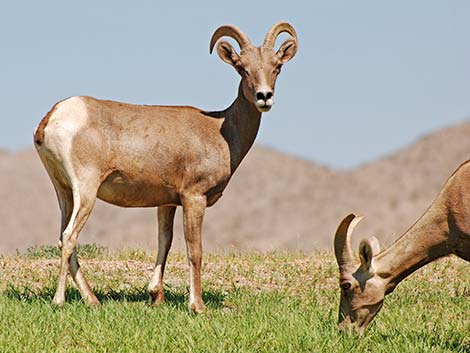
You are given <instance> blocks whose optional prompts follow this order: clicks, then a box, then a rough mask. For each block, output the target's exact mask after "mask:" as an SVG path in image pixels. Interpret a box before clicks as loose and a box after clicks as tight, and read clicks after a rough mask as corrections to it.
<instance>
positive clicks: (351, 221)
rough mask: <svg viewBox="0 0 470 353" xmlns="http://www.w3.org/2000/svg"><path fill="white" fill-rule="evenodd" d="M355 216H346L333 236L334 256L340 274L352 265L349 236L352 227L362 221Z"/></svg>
mask: <svg viewBox="0 0 470 353" xmlns="http://www.w3.org/2000/svg"><path fill="white" fill-rule="evenodd" d="M363 218H364V217H362V216H356V215H355V214H352V213H351V214H349V215H347V216H346V217H345V218H344V219H343V220H342V221H341V223H340V224H339V226H338V229H337V230H336V234H335V256H336V261H337V262H338V266H339V270H340V272H341V271H343V270H347V268H348V267H350V266H352V265H353V263H354V258H353V254H352V251H351V234H352V232H353V230H354V227H356V226H357V224H358V223H359V222H360V221H361V220H362V219H363Z"/></svg>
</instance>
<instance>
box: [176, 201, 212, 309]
mask: <svg viewBox="0 0 470 353" xmlns="http://www.w3.org/2000/svg"><path fill="white" fill-rule="evenodd" d="M182 204H183V225H184V237H185V240H186V252H187V255H188V263H189V308H190V309H191V310H193V311H194V312H196V313H202V312H203V311H205V309H206V307H205V305H204V302H203V300H202V287H201V263H202V241H201V228H202V220H203V218H204V212H205V210H206V205H207V201H206V197H205V196H201V195H198V196H194V195H191V196H186V197H184V198H183V199H182Z"/></svg>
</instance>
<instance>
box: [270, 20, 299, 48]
mask: <svg viewBox="0 0 470 353" xmlns="http://www.w3.org/2000/svg"><path fill="white" fill-rule="evenodd" d="M283 32H287V33H289V34H290V35H291V36H292V37H293V38H294V39H295V40H297V33H296V32H295V29H294V27H292V26H291V25H290V24H289V23H287V22H279V23H276V24H275V25H273V26H272V27H271V28H270V29H269V31H268V33H267V34H266V37H265V38H264V42H263V47H265V48H269V49H273V48H274V44H275V43H276V38H277V36H278V35H279V34H281V33H283Z"/></svg>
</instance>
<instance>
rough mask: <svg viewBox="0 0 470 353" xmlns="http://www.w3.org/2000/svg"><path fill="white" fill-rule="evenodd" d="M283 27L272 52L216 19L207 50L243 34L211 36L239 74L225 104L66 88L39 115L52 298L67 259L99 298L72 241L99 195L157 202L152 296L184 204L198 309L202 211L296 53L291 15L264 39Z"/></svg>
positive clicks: (134, 203)
mask: <svg viewBox="0 0 470 353" xmlns="http://www.w3.org/2000/svg"><path fill="white" fill-rule="evenodd" d="M283 31H284V32H288V33H290V34H291V35H292V36H293V38H291V39H288V40H287V41H286V42H285V43H284V44H283V45H281V47H280V48H279V50H278V51H277V52H274V50H273V47H272V46H271V45H270V44H269V45H266V44H264V45H263V46H262V47H261V48H255V47H254V46H252V45H251V43H250V42H249V40H248V38H247V37H246V36H245V35H244V34H242V33H241V31H240V30H239V29H238V28H236V27H233V26H222V27H221V28H219V30H217V31H216V32H215V33H214V35H213V38H212V40H211V50H212V47H213V45H215V44H216V43H217V41H218V39H219V38H221V37H222V36H226V35H228V36H232V37H233V38H235V39H237V40H239V44H241V50H240V53H237V52H236V51H235V50H234V49H233V48H232V46H231V45H230V44H228V43H227V42H224V41H221V42H219V43H218V45H217V52H218V54H219V56H220V57H221V59H222V60H224V61H225V62H227V63H229V64H230V65H232V66H233V67H234V68H235V69H236V70H237V71H238V72H239V73H240V75H241V77H242V78H241V82H240V87H239V91H238V97H237V98H236V100H235V101H234V103H233V104H232V105H231V106H230V107H229V108H227V109H225V110H223V111H220V112H204V111H201V110H199V109H197V108H193V107H187V106H178V107H169V106H145V105H133V104H126V103H120V102H113V101H107V100H98V99H95V98H92V97H72V98H70V99H68V100H65V101H63V102H61V103H60V104H57V105H56V106H55V107H54V108H53V110H52V111H51V112H50V114H48V118H47V119H43V121H42V122H41V123H40V125H39V127H38V130H37V134H38V141H39V142H38V143H36V148H37V150H38V153H39V156H40V158H41V160H42V161H43V163H44V166H45V167H46V170H47V171H48V173H49V176H50V177H51V180H52V183H53V184H54V187H55V189H56V193H57V196H58V200H59V206H60V209H61V212H62V230H61V240H60V245H61V247H62V261H61V269H60V273H59V280H58V285H57V291H56V294H55V296H54V303H57V304H62V303H63V302H64V301H65V283H66V277H67V270H68V269H69V270H70V273H71V275H72V277H73V279H74V280H75V282H76V284H77V286H78V288H79V290H80V292H81V294H82V296H83V298H85V299H86V300H87V301H88V302H90V303H91V304H98V303H99V302H98V299H97V298H96V296H95V295H94V294H93V292H92V291H91V289H90V287H89V285H88V283H87V281H86V280H85V278H84V276H83V274H82V272H81V271H80V268H79V265H78V261H77V255H76V250H75V245H76V240H77V237H78V234H79V232H80V230H81V229H82V227H83V226H84V224H85V223H86V220H87V218H88V216H89V215H90V213H91V211H92V208H93V205H94V203H95V200H96V198H100V199H101V200H104V201H106V202H109V203H111V204H114V205H118V206H122V207H156V206H158V207H159V209H158V222H159V248H158V255H157V261H156V266H155V272H154V275H153V277H152V281H151V283H150V285H149V292H150V294H151V296H152V298H153V301H154V304H160V303H161V302H162V301H163V300H164V292H163V271H164V267H165V262H166V258H167V255H168V251H169V249H170V246H171V242H172V237H173V229H172V225H173V217H174V214H175V212H174V211H175V208H176V206H180V205H181V206H182V207H183V223H184V234H185V240H186V244H187V253H188V261H189V270H190V300H189V302H190V303H189V306H190V308H191V309H192V310H194V311H195V312H201V311H203V310H204V308H205V307H204V303H203V301H202V288H201V274H200V272H201V261H202V260H201V259H202V242H201V228H202V220H203V217H204V212H205V209H206V207H209V206H212V205H213V204H214V203H215V202H216V201H217V200H218V199H219V198H220V197H221V196H222V193H223V191H224V189H225V187H226V186H227V184H228V182H229V180H230V178H231V177H232V175H233V173H234V172H235V170H236V169H237V167H238V166H239V164H240V163H241V161H242V159H243V158H244V156H245V155H246V153H247V152H248V150H249V149H250V147H251V146H252V144H253V142H254V140H255V137H256V134H257V132H258V129H259V125H260V120H261V113H262V112H265V111H268V110H269V109H270V108H271V105H272V102H273V95H274V86H275V81H276V78H277V75H278V74H279V69H280V66H281V65H282V64H284V63H285V62H287V61H288V60H290V59H291V58H292V57H293V56H294V55H295V52H296V45H297V42H296V38H295V37H296V34H295V31H294V29H293V28H292V27H291V26H290V25H289V24H286V23H280V24H276V25H274V26H273V27H272V28H271V30H270V31H269V32H268V35H267V37H268V38H269V39H270V40H269V41H268V42H269V43H271V42H272V43H273V42H274V41H273V40H274V39H275V37H277V35H278V34H279V33H281V32H283Z"/></svg>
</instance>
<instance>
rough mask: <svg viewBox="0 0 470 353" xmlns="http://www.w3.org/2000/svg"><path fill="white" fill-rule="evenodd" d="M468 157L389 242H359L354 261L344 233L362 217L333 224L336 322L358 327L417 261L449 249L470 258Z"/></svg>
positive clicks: (348, 234)
mask: <svg viewBox="0 0 470 353" xmlns="http://www.w3.org/2000/svg"><path fill="white" fill-rule="evenodd" d="M469 195H470V161H468V162H465V163H464V164H462V165H461V166H460V167H459V168H457V170H456V171H455V172H454V174H452V176H451V177H450V178H449V179H448V181H447V183H446V184H445V185H444V187H443V189H442V190H441V192H440V193H439V195H438V196H437V197H436V199H435V200H434V202H433V203H432V205H431V206H430V207H429V209H428V210H427V211H426V212H425V213H424V214H423V215H422V216H421V218H420V219H419V220H418V221H417V222H416V223H415V224H414V225H413V226H412V227H411V228H410V229H408V230H407V231H406V232H405V233H404V234H403V235H402V236H401V237H400V238H399V239H398V240H396V241H395V242H394V243H393V244H392V245H391V246H390V247H389V248H387V249H385V250H383V251H382V252H380V248H379V243H378V241H377V239H376V238H375V237H371V238H369V239H367V240H362V242H361V243H360V245H359V258H360V265H357V264H356V263H355V261H354V257H353V254H352V252H351V247H350V237H351V234H352V232H353V229H354V227H355V226H356V225H357V224H358V223H359V222H360V220H361V219H362V217H360V216H355V215H354V214H350V215H348V216H346V217H345V218H344V219H343V221H342V222H341V223H340V225H339V226H338V229H337V231H336V235H335V241H334V247H335V255H336V260H337V262H338V266H339V273H340V277H339V278H340V287H341V300H340V306H339V325H340V328H341V329H351V328H352V329H355V330H356V331H358V332H359V333H362V332H363V331H364V329H365V328H366V327H367V325H368V324H369V323H370V322H371V321H372V319H373V318H374V317H375V315H377V313H378V312H379V311H380V309H381V308H382V304H383V301H384V298H385V295H387V294H389V293H391V292H392V291H393V290H394V289H395V287H396V286H397V285H398V283H400V282H401V281H402V280H404V279H405V278H406V277H407V276H409V275H410V274H412V273H413V272H414V271H416V270H417V269H419V268H420V267H422V266H424V265H426V264H428V263H429V262H431V261H434V260H436V259H438V258H440V257H444V256H447V255H450V254H454V255H457V256H459V257H460V258H462V259H464V260H467V261H470V196H469Z"/></svg>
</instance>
